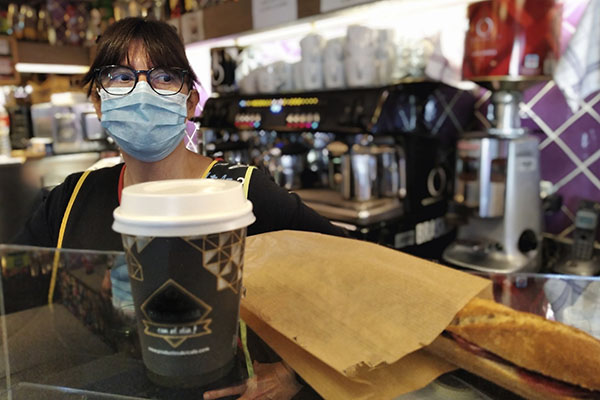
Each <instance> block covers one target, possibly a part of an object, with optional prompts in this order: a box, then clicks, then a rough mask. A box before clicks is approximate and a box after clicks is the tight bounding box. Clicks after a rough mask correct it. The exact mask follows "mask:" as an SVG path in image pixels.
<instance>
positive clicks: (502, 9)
mask: <svg viewBox="0 0 600 400" xmlns="http://www.w3.org/2000/svg"><path fill="white" fill-rule="evenodd" d="M468 14H469V31H468V33H467V38H466V42H465V56H464V63H463V77H464V78H465V79H468V80H472V81H474V82H477V83H478V84H480V85H481V86H483V87H485V88H487V89H488V90H491V97H490V103H491V104H490V107H491V108H492V110H493V112H492V115H493V117H491V118H490V117H489V116H488V118H489V120H490V121H489V122H490V127H489V128H488V129H487V130H482V131H479V132H469V133H467V134H465V135H463V136H462V137H460V139H459V140H458V142H457V165H456V175H455V193H454V202H455V203H454V205H455V206H456V211H457V214H458V215H460V216H461V217H462V218H463V219H464V220H463V223H464V224H463V225H461V226H460V227H459V229H458V234H457V238H456V241H455V242H453V243H452V244H451V245H450V246H449V247H448V248H447V249H446V250H445V251H444V254H443V259H444V261H446V262H447V263H449V264H451V265H454V266H458V267H463V268H470V269H475V270H481V271H487V272H499V273H508V272H516V271H521V272H534V271H538V270H539V269H540V267H541V240H542V204H541V200H540V188H539V185H540V157H539V150H538V140H537V138H536V137H535V136H533V135H530V134H528V133H527V132H526V130H525V129H524V128H523V127H522V126H521V119H520V117H519V103H520V102H521V99H522V91H523V89H524V88H526V87H527V86H528V85H531V84H532V83H535V82H539V81H543V80H548V79H551V73H552V67H553V64H554V62H555V60H556V59H557V58H558V37H557V35H556V32H559V29H558V27H560V8H559V7H558V6H557V5H555V4H554V1H553V0H525V1H522V2H516V1H506V0H488V1H482V2H477V3H473V4H471V5H469V7H468ZM488 115H490V114H489V113H488Z"/></svg>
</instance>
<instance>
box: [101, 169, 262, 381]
mask: <svg viewBox="0 0 600 400" xmlns="http://www.w3.org/2000/svg"><path fill="white" fill-rule="evenodd" d="M113 215H114V218H115V220H114V223H113V229H114V230H115V231H117V232H120V233H121V234H122V238H123V247H124V249H125V253H126V258H127V265H128V274H129V280H130V282H131V290H132V295H133V302H134V306H135V314H136V318H137V327H138V333H139V337H140V343H141V348H142V357H143V360H144V364H145V365H146V368H147V370H148V376H149V377H150V379H152V380H153V381H154V382H156V383H158V384H161V385H166V386H180V387H191V386H203V385H206V384H208V383H210V382H213V381H215V380H217V379H219V378H221V377H223V376H225V375H226V374H227V373H228V372H229V371H230V369H231V367H232V366H233V363H234V357H235V353H236V348H237V347H236V343H237V330H238V318H239V304H240V293H241V290H242V268H243V256H244V244H245V238H246V227H247V226H248V225H250V224H251V223H252V222H254V220H255V218H254V215H253V214H252V203H251V202H250V201H248V200H247V199H246V198H245V196H244V192H243V188H242V185H241V184H240V183H239V182H236V181H225V180H213V179H193V180H165V181H156V182H146V183H141V184H137V185H133V186H129V187H126V188H125V189H124V190H123V193H122V196H121V205H120V206H119V207H118V208H117V209H115V211H114V213H113Z"/></svg>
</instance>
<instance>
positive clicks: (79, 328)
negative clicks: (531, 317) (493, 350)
mask: <svg viewBox="0 0 600 400" xmlns="http://www.w3.org/2000/svg"><path fill="white" fill-rule="evenodd" d="M315 237H316V239H317V241H318V242H323V241H325V242H327V243H324V245H325V246H330V245H331V244H333V245H334V247H329V251H328V252H327V251H326V252H324V251H319V250H322V249H315V250H316V251H315V252H314V253H312V252H308V253H307V251H308V250H307V249H308V247H306V246H316V245H315V242H314V239H315ZM329 239H330V238H326V239H324V238H323V235H318V234H310V233H304V232H289V231H283V232H274V233H269V234H263V235H258V236H254V237H249V238H248V239H247V241H246V256H245V266H244V277H243V280H244V281H243V285H244V288H245V289H244V294H243V298H242V304H241V317H242V318H243V319H244V320H245V321H246V323H247V324H248V326H249V328H251V329H252V330H253V331H255V332H256V333H257V334H258V335H259V336H260V337H261V338H262V339H263V340H264V341H265V342H266V343H268V345H269V346H270V347H271V348H272V349H274V350H275V351H277V353H278V354H279V355H280V356H281V357H282V358H283V359H284V360H285V361H286V362H288V364H290V365H291V366H292V367H293V368H294V370H295V371H296V372H297V373H298V374H299V375H300V376H301V377H302V379H303V380H304V381H306V382H307V383H309V384H310V385H311V386H312V387H313V388H314V391H312V390H305V391H302V392H301V393H300V394H299V395H298V396H297V397H296V398H306V399H309V398H320V397H323V398H326V399H329V398H356V399H370V398H373V399H375V398H377V399H385V398H389V399H405V400H406V399H411V400H412V399H452V398H461V399H482V398H483V399H511V398H515V399H516V398H519V397H518V396H517V395H515V394H513V393H511V392H509V391H507V390H506V389H503V388H502V387H500V386H498V385H497V383H498V382H493V381H490V380H486V379H483V378H481V377H479V376H477V375H475V374H473V373H470V372H467V371H465V370H464V369H460V368H457V367H456V366H454V365H452V364H450V363H448V362H446V361H444V360H440V359H437V360H436V359H435V357H434V356H431V355H429V354H428V353H427V352H426V351H425V352H424V351H422V350H423V347H425V348H427V346H426V345H428V344H429V343H431V342H432V341H434V340H436V338H437V336H438V335H439V334H440V333H441V332H442V331H443V330H444V327H445V326H446V325H447V324H448V323H449V322H450V321H451V320H452V319H453V316H454V314H456V312H457V311H458V310H460V309H461V308H462V307H463V306H464V305H465V304H466V303H467V302H469V301H471V299H472V298H473V297H488V298H489V297H492V298H493V299H494V300H495V301H496V302H498V303H503V304H505V305H508V306H509V307H511V308H514V309H517V310H521V311H527V312H529V313H533V314H537V315H541V316H543V317H545V318H548V319H553V320H557V321H561V322H563V323H565V324H570V325H574V326H576V327H578V328H579V329H582V330H584V331H587V332H588V333H589V334H591V335H596V336H598V335H600V321H598V314H597V311H596V310H597V304H600V278H599V277H576V276H570V275H549V274H525V273H514V274H505V275H500V274H497V275H485V274H481V273H478V274H477V275H475V274H470V273H464V272H460V271H457V270H454V269H450V268H446V267H442V266H439V265H436V264H434V263H430V262H427V261H424V260H422V259H419V258H416V257H412V256H408V255H405V254H403V253H400V252H398V251H395V250H391V249H387V248H383V247H381V246H378V245H375V244H372V243H367V242H362V241H356V240H353V239H342V238H332V239H331V240H333V241H334V242H335V243H330V242H329ZM290 243H293V246H294V248H295V249H296V250H290V247H289V245H290ZM275 245H277V247H279V249H274V246H275ZM348 245H352V247H353V248H350V247H347V246H348ZM266 247H269V248H271V249H272V250H271V251H270V252H265V251H264V249H265V248H266ZM280 252H286V253H287V255H288V256H287V258H286V259H285V260H282V258H281V257H280V256H281V253H280ZM340 252H341V253H348V254H347V256H348V258H344V256H343V255H340ZM265 253H271V255H265ZM360 253H362V254H363V256H364V257H365V258H364V259H361V257H362V256H360V255H359V254H360ZM313 254H314V255H313ZM307 255H310V258H311V260H308V258H309V257H307ZM0 256H1V260H2V288H3V290H2V297H0V300H1V307H2V311H3V315H2V318H1V324H0V329H1V331H2V332H1V334H2V336H1V337H2V347H1V349H0V360H1V361H0V398H7V399H55V398H56V399H81V398H87V399H174V398H176V399H187V398H190V399H191V398H194V399H197V398H200V395H201V393H202V391H203V390H205V389H206V387H204V388H188V389H184V388H178V387H166V386H164V385H163V386H161V385H157V384H155V383H153V381H152V380H150V379H149V378H148V376H147V373H146V369H145V367H144V363H143V361H142V359H141V351H140V344H139V340H138V334H137V332H136V321H135V317H134V314H133V313H132V305H131V303H128V302H127V301H126V300H125V299H126V296H123V295H122V293H120V292H119V290H111V285H112V287H113V288H115V287H118V282H116V281H115V277H114V274H112V276H113V277H112V280H111V274H110V273H107V271H109V270H116V269H118V268H119V267H120V266H122V265H124V264H125V255H124V253H121V252H90V251H80V250H60V251H57V250H55V249H44V248H36V247H27V246H8V245H0ZM349 258H350V259H352V258H354V259H355V262H352V265H350V264H349V261H348V260H349ZM275 260H276V261H275ZM365 260H366V261H365ZM269 264H272V265H269ZM54 265H56V266H57V267H58V269H57V274H56V281H55V295H54V297H53V301H52V304H48V291H49V288H50V285H51V282H52V269H53V266H54ZM319 270H320V271H321V272H318V273H319V279H318V280H315V279H314V276H313V274H314V273H316V272H315V271H319ZM294 271H296V272H294ZM342 272H344V273H343V274H342ZM291 273H294V274H295V275H294V276H295V279H294V283H293V284H290V285H289V286H288V285H287V283H286V282H287V279H288V278H289V277H290V276H291V275H290V274H291ZM360 281H362V283H360ZM311 282H312V283H311ZM115 285H116V286H115ZM348 288H350V289H348ZM300 302H302V303H303V304H304V306H303V308H299V304H300ZM425 310H426V311H425ZM307 313H315V314H320V315H318V317H316V318H313V320H312V321H313V322H311V323H310V324H308V323H307V321H310V320H309V319H307V315H309V314H307ZM352 321H354V322H352ZM402 321H405V322H402ZM402 325H404V326H402ZM334 331H335V332H334ZM337 332H339V334H338V333H337ZM344 347H346V348H347V351H340V350H339V349H340V348H344ZM239 353H240V356H239V357H237V359H236V362H235V365H234V366H233V368H232V369H231V371H230V372H229V374H228V375H227V376H226V377H224V378H222V379H221V380H219V381H217V382H214V383H213V384H211V385H210V386H211V387H222V386H226V385H229V384H232V383H235V382H239V381H242V380H243V379H245V378H246V377H247V372H246V366H245V361H244V357H243V353H242V352H241V351H240V352H239ZM403 363H404V364H403ZM402 365H404V366H402ZM406 365H408V366H409V368H406ZM348 396H349V397H348Z"/></svg>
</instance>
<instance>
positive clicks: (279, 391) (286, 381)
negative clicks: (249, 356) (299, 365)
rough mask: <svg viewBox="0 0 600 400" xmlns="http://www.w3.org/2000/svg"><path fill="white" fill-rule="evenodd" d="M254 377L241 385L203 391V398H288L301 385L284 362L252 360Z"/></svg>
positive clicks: (282, 399)
mask: <svg viewBox="0 0 600 400" xmlns="http://www.w3.org/2000/svg"><path fill="white" fill-rule="evenodd" d="M254 374H255V375H254V377H252V378H250V379H248V380H247V381H246V382H244V383H243V384H241V385H238V386H231V387H228V388H224V389H217V390H211V391H209V392H205V393H204V400H209V399H220V398H222V397H226V396H235V395H241V396H240V397H239V399H238V400H265V399H266V400H290V399H291V398H292V397H294V395H295V394H296V393H298V392H299V391H300V389H301V388H302V385H300V384H299V383H298V381H297V380H296V377H295V374H294V371H293V370H292V369H291V368H290V367H289V366H288V365H287V364H285V363H284V362H277V363H272V364H260V363H258V362H256V361H255V362H254Z"/></svg>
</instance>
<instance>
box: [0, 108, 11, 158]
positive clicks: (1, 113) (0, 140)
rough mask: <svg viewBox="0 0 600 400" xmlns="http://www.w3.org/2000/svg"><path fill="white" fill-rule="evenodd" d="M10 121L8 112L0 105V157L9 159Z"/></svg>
mask: <svg viewBox="0 0 600 400" xmlns="http://www.w3.org/2000/svg"><path fill="white" fill-rule="evenodd" d="M11 150H12V149H11V146H10V119H9V116H8V111H6V108H4V106H3V105H0V157H2V156H6V157H10V151H11Z"/></svg>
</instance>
